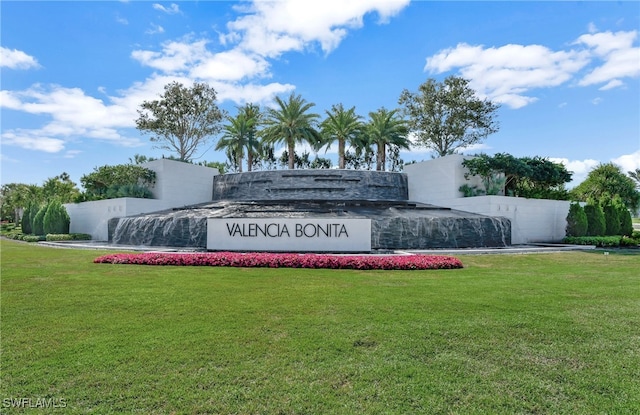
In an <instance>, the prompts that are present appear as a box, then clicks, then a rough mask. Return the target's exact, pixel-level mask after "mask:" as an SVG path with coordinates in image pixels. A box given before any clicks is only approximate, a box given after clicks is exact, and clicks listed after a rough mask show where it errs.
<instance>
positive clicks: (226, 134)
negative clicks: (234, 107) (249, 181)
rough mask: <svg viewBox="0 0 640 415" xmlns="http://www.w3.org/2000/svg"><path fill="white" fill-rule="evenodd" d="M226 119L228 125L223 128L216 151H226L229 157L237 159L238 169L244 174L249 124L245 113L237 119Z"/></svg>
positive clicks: (237, 116) (229, 117)
mask: <svg viewBox="0 0 640 415" xmlns="http://www.w3.org/2000/svg"><path fill="white" fill-rule="evenodd" d="M226 119H227V124H225V125H224V126H223V127H222V137H221V138H220V140H219V141H218V143H217V144H216V150H225V151H226V153H227V155H228V156H232V157H235V164H236V168H237V169H238V172H240V173H242V159H243V158H244V146H245V144H246V141H247V135H248V123H247V120H246V117H245V116H244V114H243V113H238V115H236V116H235V117H231V116H227V117H226Z"/></svg>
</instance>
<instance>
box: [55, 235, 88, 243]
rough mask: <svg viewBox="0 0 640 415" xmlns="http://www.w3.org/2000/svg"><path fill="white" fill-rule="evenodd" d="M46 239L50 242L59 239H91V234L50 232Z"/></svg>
mask: <svg viewBox="0 0 640 415" xmlns="http://www.w3.org/2000/svg"><path fill="white" fill-rule="evenodd" d="M46 240H47V241H49V242H59V241H90V240H91V235H89V234H87V233H58V234H56V233H49V234H47V237H46Z"/></svg>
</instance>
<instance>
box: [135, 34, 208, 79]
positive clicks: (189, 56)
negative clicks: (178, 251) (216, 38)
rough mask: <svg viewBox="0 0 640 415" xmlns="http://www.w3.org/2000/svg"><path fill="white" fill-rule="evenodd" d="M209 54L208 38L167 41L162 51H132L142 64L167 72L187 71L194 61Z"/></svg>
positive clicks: (200, 59)
mask: <svg viewBox="0 0 640 415" xmlns="http://www.w3.org/2000/svg"><path fill="white" fill-rule="evenodd" d="M207 56H209V52H208V51H207V40H204V39H201V40H197V41H193V42H189V39H184V40H182V41H171V42H165V43H163V44H162V51H161V52H154V51H149V50H134V51H133V52H131V57H132V58H133V59H135V60H137V61H138V62H140V63H141V64H142V65H145V66H149V67H151V68H154V69H158V70H160V71H162V72H167V73H176V72H180V71H185V70H187V69H188V68H189V67H191V66H192V65H193V64H194V63H197V62H200V61H202V60H203V59H206V57H207Z"/></svg>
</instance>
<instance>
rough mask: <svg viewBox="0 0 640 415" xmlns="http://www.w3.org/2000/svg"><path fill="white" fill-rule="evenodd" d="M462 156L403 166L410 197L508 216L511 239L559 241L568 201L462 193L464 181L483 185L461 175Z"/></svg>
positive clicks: (518, 241) (425, 201) (438, 204)
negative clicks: (468, 195) (461, 188)
mask: <svg viewBox="0 0 640 415" xmlns="http://www.w3.org/2000/svg"><path fill="white" fill-rule="evenodd" d="M464 159H465V156H462V155H458V154H454V155H451V156H446V157H441V158H437V159H434V160H429V161H424V162H421V163H416V164H410V165H407V166H405V167H404V172H405V173H406V174H407V179H408V182H409V200H412V201H415V202H420V203H428V204H432V205H436V206H443V207H448V208H451V209H457V210H462V211H466V212H472V213H479V214H482V215H489V216H503V217H506V218H508V219H510V220H511V243H512V244H526V243H532V242H559V241H561V240H562V238H564V236H565V228H566V226H567V220H566V218H567V214H568V213H569V204H570V203H569V202H568V201H564V200H544V199H526V198H517V197H506V196H475V197H464V195H463V194H462V193H461V192H460V191H459V190H458V189H459V188H460V186H462V185H463V184H465V183H467V184H469V185H470V186H474V185H477V186H480V187H482V182H481V180H480V179H479V178H478V177H471V178H470V180H468V181H467V180H466V179H465V178H464V174H465V171H466V169H465V168H464V167H462V161H463V160H464Z"/></svg>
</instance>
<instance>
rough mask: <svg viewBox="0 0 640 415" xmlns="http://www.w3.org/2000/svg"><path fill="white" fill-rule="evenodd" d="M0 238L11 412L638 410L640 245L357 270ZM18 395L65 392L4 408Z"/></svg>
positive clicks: (5, 383)
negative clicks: (231, 264)
mask: <svg viewBox="0 0 640 415" xmlns="http://www.w3.org/2000/svg"><path fill="white" fill-rule="evenodd" d="M0 243H1V249H2V251H1V254H2V258H1V260H2V265H1V266H2V269H1V270H2V281H1V282H2V286H1V290H2V293H1V294H2V298H1V300H2V303H1V307H2V309H1V312H2V338H1V342H2V344H1V346H2V371H1V377H2V378H1V381H2V383H1V385H2V387H1V398H2V401H1V402H0V406H2V407H1V408H0V411H2V413H43V414H44V413H64V414H86V413H96V414H111V413H112V414H123V413H141V414H171V413H176V414H258V413H261V414H278V413H281V414H412V413H415V414H448V413H452V414H603V413H609V414H634V413H638V411H639V410H640V376H638V374H639V373H640V272H639V269H640V255H638V254H634V253H621V252H615V251H611V252H610V254H609V255H606V256H605V255H603V253H602V251H594V252H570V253H561V254H528V255H481V256H460V257H459V258H460V259H461V260H462V262H463V263H464V266H465V268H464V269H460V270H442V271H345V270H305V269H295V270H292V269H242V268H209V267H171V266H134V265H112V264H94V263H93V262H92V261H93V259H94V258H95V257H97V256H99V255H101V254H104V253H106V252H104V251H79V250H67V249H53V248H45V247H40V246H34V245H27V244H23V243H16V242H13V241H6V240H2V241H1V242H0ZM20 398H28V399H31V400H30V401H29V402H30V403H31V405H32V406H35V405H36V404H37V403H38V401H37V399H57V400H58V401H55V402H58V403H59V402H60V399H62V400H63V402H64V404H65V405H66V407H65V408H51V407H50V408H44V409H38V408H35V409H34V408H31V409H24V408H22V409H19V408H8V407H7V406H8V405H7V404H9V403H10V400H12V399H20ZM50 402H54V401H53V400H52V401H50ZM22 406H23V407H24V406H25V405H22Z"/></svg>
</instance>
